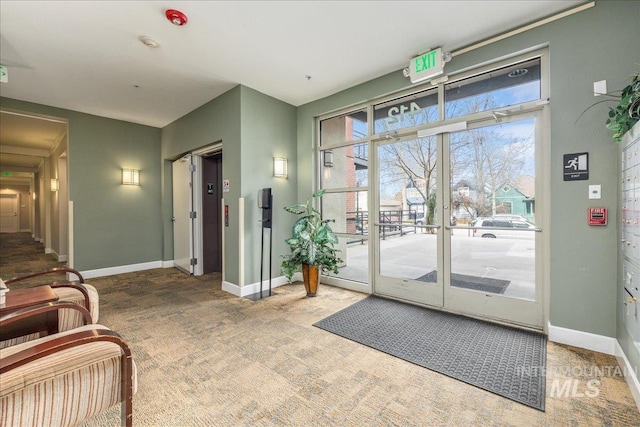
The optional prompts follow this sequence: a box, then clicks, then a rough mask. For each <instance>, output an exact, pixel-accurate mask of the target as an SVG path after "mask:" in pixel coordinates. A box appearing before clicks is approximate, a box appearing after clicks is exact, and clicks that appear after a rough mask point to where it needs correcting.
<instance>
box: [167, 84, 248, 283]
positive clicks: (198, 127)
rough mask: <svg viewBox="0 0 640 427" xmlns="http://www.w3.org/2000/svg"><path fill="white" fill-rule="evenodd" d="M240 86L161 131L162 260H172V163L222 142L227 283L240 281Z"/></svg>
mask: <svg viewBox="0 0 640 427" xmlns="http://www.w3.org/2000/svg"><path fill="white" fill-rule="evenodd" d="M240 94H241V89H240V86H236V87H235V88H233V89H231V90H229V91H227V92H225V93H223V94H222V95H220V96H219V97H217V98H215V99H213V100H212V101H209V102H208V103H206V104H204V105H203V106H201V107H199V108H197V109H195V110H194V111H192V112H190V113H189V114H187V115H185V116H183V117H181V118H180V119H178V120H176V121H175V122H173V123H171V124H169V125H167V126H165V127H164V128H163V129H162V136H161V139H162V154H161V156H162V157H161V158H162V162H163V163H162V164H163V167H162V169H163V172H162V229H163V233H164V240H163V259H164V260H172V259H173V224H172V222H171V216H172V212H173V199H172V192H173V188H172V173H171V161H172V160H175V159H177V158H179V157H180V156H182V155H183V154H185V153H188V152H191V151H194V150H197V149H199V148H203V147H206V146H209V145H211V144H214V143H217V142H222V179H228V180H229V182H230V186H229V192H228V193H224V194H223V197H224V199H225V204H227V205H229V213H230V215H229V227H227V228H226V230H225V236H226V237H225V247H224V251H225V275H226V276H225V280H226V281H228V282H231V283H234V284H237V283H238V281H239V277H240V274H239V267H238V266H239V263H238V256H237V254H238V250H239V249H238V248H239V245H238V199H239V198H240V197H242V196H241V194H242V191H241V185H242V176H241V169H240V168H239V167H238V165H240V161H241V157H242V152H241V143H240V142H241V136H240Z"/></svg>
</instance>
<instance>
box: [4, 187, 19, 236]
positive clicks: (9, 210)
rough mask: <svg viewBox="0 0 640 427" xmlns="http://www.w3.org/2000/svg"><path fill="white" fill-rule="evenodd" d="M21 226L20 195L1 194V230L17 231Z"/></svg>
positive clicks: (6, 231)
mask: <svg viewBox="0 0 640 427" xmlns="http://www.w3.org/2000/svg"><path fill="white" fill-rule="evenodd" d="M19 226H20V218H19V216H18V195H17V194H0V232H2V233H17V232H18V228H19Z"/></svg>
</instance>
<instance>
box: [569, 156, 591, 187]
mask: <svg viewBox="0 0 640 427" xmlns="http://www.w3.org/2000/svg"><path fill="white" fill-rule="evenodd" d="M563 165H564V169H563V173H564V180H565V181H580V180H584V179H589V153H573V154H565V155H564V161H563Z"/></svg>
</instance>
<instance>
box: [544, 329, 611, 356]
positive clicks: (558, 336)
mask: <svg viewBox="0 0 640 427" xmlns="http://www.w3.org/2000/svg"><path fill="white" fill-rule="evenodd" d="M549 341H553V342H557V343H559V344H567V345H572V346H574V347H580V348H585V349H587V350H592V351H598V352H600V353H605V354H610V355H612V356H615V355H616V345H617V344H618V341H617V340H616V339H615V338H611V337H605V336H604V335H596V334H592V333H589V332H582V331H576V330H575V329H567V328H561V327H559V326H553V325H551V323H549Z"/></svg>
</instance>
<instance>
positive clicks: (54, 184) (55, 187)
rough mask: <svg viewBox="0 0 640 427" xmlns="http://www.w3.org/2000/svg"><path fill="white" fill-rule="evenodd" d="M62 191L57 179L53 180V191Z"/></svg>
mask: <svg viewBox="0 0 640 427" xmlns="http://www.w3.org/2000/svg"><path fill="white" fill-rule="evenodd" d="M59 189H60V184H59V181H58V180H57V179H55V178H51V191H58V190H59Z"/></svg>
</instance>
